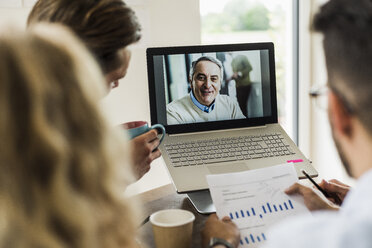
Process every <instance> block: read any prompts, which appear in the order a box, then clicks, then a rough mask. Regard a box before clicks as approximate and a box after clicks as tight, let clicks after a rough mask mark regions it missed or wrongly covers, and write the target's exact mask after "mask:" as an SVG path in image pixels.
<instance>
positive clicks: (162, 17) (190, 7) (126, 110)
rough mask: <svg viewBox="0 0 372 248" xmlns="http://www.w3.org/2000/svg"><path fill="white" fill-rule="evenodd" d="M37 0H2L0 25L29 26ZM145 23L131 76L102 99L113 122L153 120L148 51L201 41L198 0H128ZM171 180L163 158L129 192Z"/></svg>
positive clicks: (130, 69)
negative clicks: (31, 10)
mask: <svg viewBox="0 0 372 248" xmlns="http://www.w3.org/2000/svg"><path fill="white" fill-rule="evenodd" d="M33 1H34V0H23V1H21V0H0V25H2V24H7V23H18V25H21V26H25V23H26V20H27V15H28V13H29V11H30V7H29V6H32V4H30V2H31V3H32V2H33ZM126 2H127V3H128V5H130V6H131V7H132V8H133V9H134V10H135V11H136V14H137V16H138V17H139V20H140V22H141V24H142V27H143V38H142V40H141V41H140V42H139V43H138V44H136V45H133V46H132V47H131V50H132V59H131V64H130V66H129V69H128V74H127V76H126V77H125V78H124V79H123V80H121V82H120V86H119V87H118V88H116V89H114V90H113V91H112V92H111V93H110V94H109V95H108V96H107V97H106V98H105V99H103V101H102V107H103V109H104V110H105V112H106V114H107V116H108V118H109V119H110V121H111V122H112V123H113V124H119V123H122V122H126V121H131V120H146V121H148V122H150V109H149V101H148V85H147V70H146V56H145V51H146V48H147V47H150V46H173V45H186V44H187V45H191V44H193V45H194V44H200V41H201V37H200V14H199V1H198V0H187V1H181V0H128V1H126ZM168 183H170V179H169V177H168V174H167V171H166V169H165V165H164V161H163V160H162V158H159V159H157V160H156V161H154V162H153V164H152V168H151V170H150V172H149V173H147V175H145V176H144V177H143V178H142V179H141V180H140V181H138V182H137V183H135V184H133V185H131V186H130V187H129V188H128V192H129V194H134V193H138V192H142V191H146V190H149V189H151V188H156V187H159V186H162V185H164V184H168Z"/></svg>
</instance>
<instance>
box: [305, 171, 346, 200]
mask: <svg viewBox="0 0 372 248" xmlns="http://www.w3.org/2000/svg"><path fill="white" fill-rule="evenodd" d="M301 172H302V174H304V175H305V176H306V178H307V179H309V180H310V182H311V183H312V184H314V186H315V187H316V188H317V189H318V190H319V191H320V192H322V194H323V195H324V196H325V197H327V198H332V199H334V200H335V203H336V204H338V205H341V203H342V201H341V199H340V198H339V197H338V196H337V195H336V194H332V195H330V194H329V193H327V192H326V191H324V189H322V188H321V187H320V186H319V184H317V183H316V182H315V181H314V180H313V179H312V178H311V177H310V176H309V174H307V173H306V171H305V170H301Z"/></svg>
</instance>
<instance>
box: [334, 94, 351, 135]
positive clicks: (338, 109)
mask: <svg viewBox="0 0 372 248" xmlns="http://www.w3.org/2000/svg"><path fill="white" fill-rule="evenodd" d="M328 112H329V119H330V122H331V123H332V128H333V131H334V133H335V134H336V135H338V136H339V135H342V136H345V135H346V136H348V137H349V136H350V135H351V134H352V121H351V117H352V116H351V115H350V113H349V112H348V111H347V110H346V108H345V106H344V104H343V103H342V101H341V100H340V98H339V97H338V96H337V95H336V94H335V93H334V92H332V91H330V92H329V93H328Z"/></svg>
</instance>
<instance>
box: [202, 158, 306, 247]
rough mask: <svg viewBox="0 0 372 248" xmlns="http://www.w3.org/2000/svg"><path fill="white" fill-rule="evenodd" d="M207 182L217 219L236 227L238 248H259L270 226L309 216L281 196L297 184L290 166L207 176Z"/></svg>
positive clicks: (294, 200)
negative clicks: (286, 220) (293, 218)
mask: <svg viewBox="0 0 372 248" xmlns="http://www.w3.org/2000/svg"><path fill="white" fill-rule="evenodd" d="M207 180H208V184H209V187H210V191H211V195H212V199H213V202H214V204H215V207H216V210H217V215H218V216H219V217H220V218H221V217H223V216H229V217H230V218H231V219H232V220H233V221H234V222H235V223H236V224H237V226H238V227H239V230H240V233H241V239H240V247H247V248H248V247H251V248H254V247H259V246H260V244H262V243H263V242H265V241H266V240H267V235H266V232H267V230H268V228H269V227H270V226H272V225H273V224H275V223H277V222H278V221H280V220H282V219H284V218H286V217H288V216H293V215H296V214H309V211H308V210H307V208H306V207H305V205H304V204H303V200H302V199H301V198H299V197H289V196H287V195H286V194H285V193H284V189H286V188H288V187H289V186H290V185H292V184H293V183H294V182H296V181H297V180H298V179H297V173H296V171H295V169H294V168H293V166H292V165H288V164H285V165H277V166H273V167H269V168H264V169H258V170H252V171H246V172H240V173H231V174H220V175H210V176H208V177H207Z"/></svg>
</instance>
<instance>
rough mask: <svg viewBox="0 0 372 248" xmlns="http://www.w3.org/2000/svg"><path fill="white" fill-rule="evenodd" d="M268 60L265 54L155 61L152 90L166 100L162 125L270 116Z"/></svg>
mask: <svg viewBox="0 0 372 248" xmlns="http://www.w3.org/2000/svg"><path fill="white" fill-rule="evenodd" d="M268 57H269V52H268V50H250V51H232V52H213V53H191V54H170V55H156V56H154V68H157V70H154V71H155V74H157V75H155V84H156V85H157V87H158V86H162V89H164V93H163V94H164V100H165V102H164V103H163V107H161V109H163V111H160V112H158V117H159V121H160V123H163V124H166V125H177V124H187V123H200V122H209V121H221V120H233V119H246V118H248V119H249V118H257V117H264V116H270V115H271V103H270V76H269V74H270V73H269V58H268ZM160 68H162V69H161V70H160ZM162 112H163V113H162ZM162 120H163V121H162Z"/></svg>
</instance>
